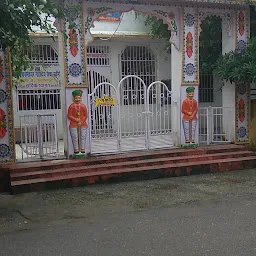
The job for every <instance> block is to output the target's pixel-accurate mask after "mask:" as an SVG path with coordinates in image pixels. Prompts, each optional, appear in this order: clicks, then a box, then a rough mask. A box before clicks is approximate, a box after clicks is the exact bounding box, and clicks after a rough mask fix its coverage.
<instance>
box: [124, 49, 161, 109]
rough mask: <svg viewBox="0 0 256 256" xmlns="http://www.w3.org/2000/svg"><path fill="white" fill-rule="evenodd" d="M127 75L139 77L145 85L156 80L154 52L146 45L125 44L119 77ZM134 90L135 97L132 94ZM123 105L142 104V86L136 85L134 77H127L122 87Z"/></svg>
mask: <svg viewBox="0 0 256 256" xmlns="http://www.w3.org/2000/svg"><path fill="white" fill-rule="evenodd" d="M128 75H136V76H138V77H140V78H141V79H142V80H143V81H144V83H145V84H146V86H149V85H150V84H151V83H152V82H154V81H156V59H155V55H154V53H153V52H152V51H151V50H150V49H149V48H148V47H147V46H127V47H126V48H125V50H124V51H123V52H122V54H121V78H124V77H126V76H128ZM136 90H137V92H136V95H137V97H136V99H133V97H132V95H133V94H134V93H135V91H136ZM123 94H124V95H123V97H124V99H126V100H125V101H124V104H125V105H128V104H143V102H144V99H143V98H142V97H141V95H143V94H144V92H143V87H142V86H141V85H136V83H134V79H132V78H130V79H127V81H126V84H125V85H124V87H123Z"/></svg>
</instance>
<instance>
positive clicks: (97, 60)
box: [86, 46, 110, 66]
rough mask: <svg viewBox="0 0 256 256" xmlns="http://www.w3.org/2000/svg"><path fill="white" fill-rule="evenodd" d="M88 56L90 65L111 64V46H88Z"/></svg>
mask: <svg viewBox="0 0 256 256" xmlns="http://www.w3.org/2000/svg"><path fill="white" fill-rule="evenodd" d="M86 57H87V65H88V66H109V65H110V49H109V46H88V47H87V55H86Z"/></svg>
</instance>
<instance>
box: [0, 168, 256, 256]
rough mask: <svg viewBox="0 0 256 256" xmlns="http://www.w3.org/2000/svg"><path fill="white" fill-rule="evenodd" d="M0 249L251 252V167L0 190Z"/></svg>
mask: <svg viewBox="0 0 256 256" xmlns="http://www.w3.org/2000/svg"><path fill="white" fill-rule="evenodd" d="M0 255H1V256H2V255H12V256H16V255H24V256H30V255H31V256H37V255H42V256H47V255H53V256H55V255H65V256H66V255H67V256H71V255H72V256H73V255H75V256H76V255H79V256H80V255H81V256H85V255H86V256H87V255H88V256H116V255H122V256H126V255H127V256H137V255H138V256H140V255H154V256H155V255H156V256H163V255H166V256H176V255H177V256H179V255H189V256H190V255H195V256H201V255H203V256H204V255H214V256H215V255H216V256H222V255H223V256H236V255H238V256H240V255H241V256H242V255H244V256H251V255H252V256H255V255H256V170H247V171H240V172H230V173H219V174H214V175H211V174H209V175H202V176H191V177H179V178H169V179H161V180H150V181H141V182H129V183H119V184H106V185H96V186H88V187H83V188H75V189H66V190H57V191H47V192H41V193H29V194H23V195H16V196H10V195H0Z"/></svg>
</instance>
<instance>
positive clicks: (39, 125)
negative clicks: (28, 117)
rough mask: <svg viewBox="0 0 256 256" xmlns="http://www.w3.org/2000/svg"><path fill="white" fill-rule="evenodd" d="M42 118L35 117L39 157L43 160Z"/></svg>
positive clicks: (39, 116)
mask: <svg viewBox="0 0 256 256" xmlns="http://www.w3.org/2000/svg"><path fill="white" fill-rule="evenodd" d="M42 128H43V127H42V118H41V115H37V134H38V135H37V136H38V150H39V157H40V158H43V151H44V150H43V131H42Z"/></svg>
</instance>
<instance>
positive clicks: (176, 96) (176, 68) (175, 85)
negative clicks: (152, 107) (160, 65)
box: [171, 44, 182, 146]
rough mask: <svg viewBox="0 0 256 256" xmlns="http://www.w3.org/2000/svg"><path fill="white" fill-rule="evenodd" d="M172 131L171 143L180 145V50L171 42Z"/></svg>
mask: <svg viewBox="0 0 256 256" xmlns="http://www.w3.org/2000/svg"><path fill="white" fill-rule="evenodd" d="M171 47H172V56H171V66H172V67H171V70H172V100H173V101H172V102H173V103H172V117H171V118H172V132H173V145H174V146H179V145H180V131H181V129H180V85H181V72H182V51H181V50H179V49H177V48H176V47H175V46H174V45H173V44H172V46H171Z"/></svg>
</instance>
